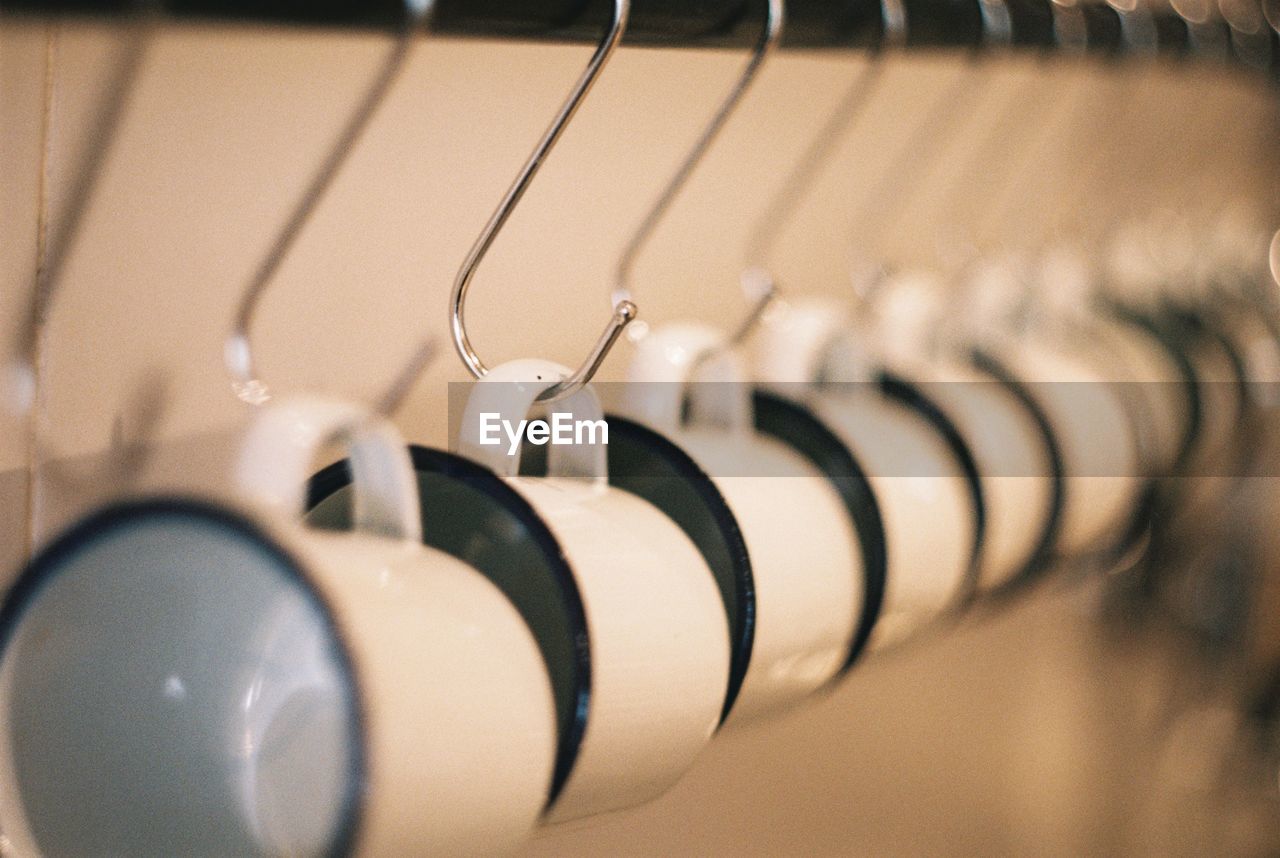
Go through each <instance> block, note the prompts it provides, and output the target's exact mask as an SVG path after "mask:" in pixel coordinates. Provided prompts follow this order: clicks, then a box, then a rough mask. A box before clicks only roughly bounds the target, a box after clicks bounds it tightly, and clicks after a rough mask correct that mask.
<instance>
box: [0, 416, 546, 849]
mask: <svg viewBox="0 0 1280 858" xmlns="http://www.w3.org/2000/svg"><path fill="white" fill-rule="evenodd" d="M331 440H343V441H345V443H346V444H347V445H348V446H349V449H350V452H351V459H352V463H353V470H354V474H355V487H356V488H355V492H356V497H355V509H356V530H355V532H353V533H341V534H335V533H321V532H318V531H314V530H309V529H307V528H304V527H303V526H302V525H301V524H300V523H299V521H298V516H299V514H300V513H301V511H302V503H303V487H304V484H305V479H306V476H307V473H308V469H309V465H310V463H311V460H312V458H313V456H314V455H315V454H316V452H317V450H318V449H319V448H320V446H321V445H322V444H324V443H325V442H328V441H331ZM238 479H239V483H240V487H241V489H242V491H243V493H244V494H245V495H246V496H247V500H248V504H247V505H246V506H245V508H244V509H238V508H236V507H230V506H226V505H223V504H216V503H213V502H210V501H203V500H194V499H180V498H152V499H145V500H140V501H132V502H124V503H121V504H117V505H116V506H113V507H109V508H107V509H104V510H102V511H99V512H98V513H96V514H95V515H92V516H90V517H89V518H88V519H87V520H85V521H82V522H80V523H79V524H78V525H76V526H75V527H73V528H72V529H71V530H70V531H69V532H68V533H66V534H64V535H63V536H61V537H60V538H59V539H57V540H56V541H55V542H54V543H53V544H51V545H50V546H49V547H47V548H46V549H45V550H43V551H42V552H41V553H40V554H39V555H38V556H37V557H36V558H35V559H34V560H33V562H32V563H31V565H30V566H29V567H28V568H27V570H26V571H25V572H24V574H23V577H22V579H21V581H20V582H19V584H18V586H17V588H16V589H15V590H14V591H13V592H12V594H11V596H10V597H9V599H8V600H7V601H6V603H5V605H4V608H3V613H2V615H0V617H2V618H0V647H2V648H0V701H3V706H0V778H3V781H2V782H0V818H2V822H3V826H4V829H5V832H6V834H7V835H8V836H9V837H10V838H11V839H12V840H13V841H14V843H15V844H16V846H17V848H18V850H19V852H20V853H21V854H24V855H26V854H31V855H36V854H41V853H50V854H104V853H105V854H128V855H144V854H164V855H178V854H236V855H278V854H296V855H319V854H348V853H355V854H362V855H405V854H428V853H429V854H484V855H488V854H494V853H498V852H508V851H511V850H513V849H514V848H515V847H516V846H518V845H519V843H520V842H521V840H522V839H523V838H524V837H525V836H527V834H528V832H529V831H530V830H531V828H532V827H533V826H534V824H535V823H536V821H537V819H538V815H539V813H540V812H541V810H542V807H543V804H544V802H545V800H546V795H547V790H548V788H549V783H550V778H551V769H552V762H553V757H554V750H555V720H554V712H553V706H552V700H551V690H550V686H549V682H548V679H547V675H546V670H545V668H544V666H543V664H542V660H541V657H540V655H539V652H538V649H537V646H536V644H535V642H534V640H533V637H532V635H531V634H530V632H529V630H528V627H527V626H526V625H525V623H524V621H523V620H522V619H521V617H520V616H519V614H518V613H517V612H516V611H515V609H514V608H513V607H512V606H511V604H510V603H509V602H508V601H507V600H506V599H505V597H503V596H502V594H501V593H500V592H498V590H497V589H496V588H495V587H494V586H493V585H492V584H490V583H489V582H488V581H487V580H485V579H484V578H483V577H482V576H480V575H479V574H478V573H477V572H476V571H475V570H473V569H471V568H470V567H468V566H466V565H465V564H463V563H461V562H460V561H458V560H455V559H454V558H452V557H449V556H448V555H445V554H443V553H441V552H437V551H433V550H431V549H427V548H425V547H424V546H422V545H421V544H420V543H419V541H418V536H419V527H420V523H419V515H418V501H417V494H416V487H415V485H414V482H413V478H412V473H411V471H410V468H409V463H408V460H407V455H406V453H405V449H404V444H403V442H402V441H401V439H400V437H399V435H398V434H397V433H396V432H395V431H394V430H393V429H391V428H390V427H389V425H388V424H385V423H383V422H380V421H376V420H373V419H371V418H370V416H369V415H368V414H367V413H366V412H365V411H364V410H363V409H360V408H357V407H354V406H350V405H346V404H343V403H337V402H331V401H326V400H317V399H306V400H294V401H292V402H288V403H284V404H279V405H277V404H273V405H271V406H268V407H266V408H264V409H263V410H262V411H261V412H260V413H259V415H258V417H257V419H256V420H255V421H254V423H253V425H252V427H251V428H250V430H249V433H248V437H247V440H246V443H245V446H244V449H243V455H242V457H241V459H240V462H239V471H238Z"/></svg>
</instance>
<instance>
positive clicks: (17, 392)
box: [0, 360, 36, 417]
mask: <svg viewBox="0 0 1280 858" xmlns="http://www.w3.org/2000/svg"><path fill="white" fill-rule="evenodd" d="M0 394H2V396H0V404H3V406H4V409H5V411H7V412H8V413H9V414H11V415H13V416H15V417H22V416H24V415H26V414H28V413H30V411H31V408H32V407H33V406H34V405H35V401H36V373H35V368H34V367H33V366H31V364H30V363H29V362H28V361H25V360H15V361H11V362H10V363H9V365H8V366H6V367H5V368H4V379H3V387H2V388H0Z"/></svg>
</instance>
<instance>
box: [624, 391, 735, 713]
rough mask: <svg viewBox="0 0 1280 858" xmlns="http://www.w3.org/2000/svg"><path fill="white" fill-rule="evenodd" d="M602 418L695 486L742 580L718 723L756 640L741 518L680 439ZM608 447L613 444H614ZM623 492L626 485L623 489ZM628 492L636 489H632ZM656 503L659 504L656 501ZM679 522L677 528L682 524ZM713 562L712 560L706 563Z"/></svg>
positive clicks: (728, 708) (628, 422)
mask: <svg viewBox="0 0 1280 858" xmlns="http://www.w3.org/2000/svg"><path fill="white" fill-rule="evenodd" d="M604 417H605V420H607V421H608V423H609V428H610V431H614V430H615V428H616V429H621V430H622V432H621V434H622V435H623V436H624V437H627V438H628V439H630V440H633V441H635V442H636V443H637V444H640V445H644V446H646V447H647V448H648V449H649V450H650V451H651V452H654V453H655V454H656V455H658V456H660V457H661V458H663V459H664V460H665V461H666V462H667V463H668V464H669V465H670V466H671V467H672V469H673V470H674V471H676V474H677V476H679V477H680V478H681V479H682V480H684V481H685V483H687V484H688V485H689V486H690V487H691V488H692V489H693V491H694V493H695V494H696V495H697V496H698V499H699V500H700V501H702V502H703V504H704V505H705V506H706V508H707V509H708V511H709V512H710V513H711V517H712V519H713V520H714V521H715V524H716V528H717V530H718V531H719V533H720V535H721V536H722V537H723V539H724V540H725V542H726V544H727V547H728V548H729V562H730V564H731V565H732V567H733V580H734V583H735V584H736V585H738V586H737V587H735V597H736V598H735V601H736V605H735V607H736V608H737V610H738V611H739V615H740V616H741V617H742V620H741V622H740V625H741V629H740V630H739V633H738V634H737V635H734V634H733V628H732V625H730V629H729V632H730V648H729V684H728V686H727V688H726V691H725V698H724V705H723V707H722V709H721V711H720V721H719V724H721V725H723V724H724V723H725V721H726V720H727V719H728V717H729V714H730V712H731V711H732V710H733V706H734V704H735V703H736V702H737V699H738V692H739V691H741V690H742V683H743V681H744V680H745V679H746V676H747V671H748V669H749V667H750V665H751V653H752V650H753V648H754V644H755V627H756V607H757V605H756V591H755V573H754V571H753V570H752V566H751V555H750V552H748V550H747V543H746V539H745V538H744V537H743V535H742V528H741V526H740V525H739V524H738V519H737V517H736V516H735V515H734V514H733V510H732V509H730V507H729V504H728V502H727V501H726V500H725V499H724V495H723V494H722V493H721V492H720V490H719V489H718V488H717V487H716V485H715V482H714V481H713V480H712V479H711V477H710V475H708V474H707V472H706V471H705V470H704V469H703V468H702V467H701V466H700V465H698V463H697V462H696V461H695V460H694V459H693V457H692V456H690V455H689V454H688V453H687V452H685V450H684V449H683V448H682V447H680V445H679V444H676V443H675V442H674V441H672V440H671V439H670V438H668V437H666V436H665V435H663V434H662V433H661V432H658V431H656V430H654V429H651V428H649V427H648V426H645V425H644V424H643V423H640V422H638V421H635V420H632V419H630V418H628V417H624V416H622V415H620V414H616V413H613V412H606V413H605V415H604ZM610 446H611V447H612V444H611V445H610ZM609 480H610V483H609V484H610V485H614V487H615V488H622V487H621V486H617V485H615V484H614V483H613V469H612V468H610V477H609ZM623 491H628V490H627V489H623ZM629 493H631V494H635V493H634V492H629ZM650 503H652V501H650ZM654 506H657V505H656V504H654ZM659 511H660V512H662V513H663V515H664V516H665V515H667V514H666V512H665V511H663V510H661V508H659ZM667 518H668V519H670V516H667ZM672 523H673V524H675V521H674V519H672ZM676 526H677V527H679V525H678V524H677V525H676ZM690 539H691V541H692V536H690ZM694 545H695V547H697V548H698V553H699V554H703V552H702V549H701V547H700V546H698V544H697V542H696V541H694ZM703 559H704V560H707V558H706V556H705V555H703ZM709 565H710V563H709V562H708V566H709ZM713 571H714V570H713ZM716 589H717V590H719V587H717V588H716ZM726 607H727V606H726Z"/></svg>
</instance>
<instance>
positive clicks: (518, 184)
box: [449, 0, 637, 402]
mask: <svg viewBox="0 0 1280 858" xmlns="http://www.w3.org/2000/svg"><path fill="white" fill-rule="evenodd" d="M630 15H631V2H630V0H614V4H613V21H612V22H611V23H610V24H609V28H608V29H607V30H606V31H605V34H604V38H603V39H602V40H601V41H600V44H599V45H597V46H596V50H595V53H594V54H592V56H591V59H590V61H588V63H587V67H586V68H585V69H584V70H583V72H582V75H581V76H580V77H579V78H578V82H577V83H575V84H574V86H573V89H572V90H570V92H569V96H568V98H566V99H565V102H564V104H562V105H561V107H560V110H559V112H558V113H557V114H556V115H555V118H554V119H552V120H551V125H550V126H549V127H548V128H547V130H546V131H545V132H544V133H543V135H542V139H541V140H539V141H538V144H537V145H536V146H534V148H533V152H532V154H530V155H529V158H528V160H527V161H525V164H524V166H523V167H521V168H520V172H519V173H518V174H517V175H516V178H515V181H514V182H512V184H511V187H510V188H509V189H508V190H507V193H506V195H505V196H503V198H502V201H501V202H499V203H498V207H497V209H495V210H494V212H493V214H492V215H491V216H490V218H489V222H488V223H486V224H485V225H484V229H482V230H481V231H480V235H479V237H478V238H477V239H476V241H475V244H473V245H472V246H471V250H470V251H469V252H468V253H467V258H466V259H465V260H463V262H462V267H461V268H459V269H458V275H457V277H456V278H454V281H453V293H452V294H451V295H450V297H449V327H450V329H451V331H452V333H453V345H454V348H455V349H456V350H457V352H458V357H460V358H462V362H463V363H464V364H465V365H466V367H467V369H468V370H470V371H471V374H472V375H474V376H475V377H476V378H483V377H484V376H486V375H488V374H489V368H488V367H487V366H486V365H485V363H484V361H482V360H481V359H480V355H478V354H476V350H475V347H474V346H472V345H471V338H470V337H469V336H467V326H466V314H465V311H466V300H467V292H468V290H469V289H470V288H471V282H472V279H473V278H474V277H475V273H476V268H478V267H479V265H480V262H481V260H483V259H484V256H485V254H486V253H488V251H489V248H490V247H491V246H492V245H493V241H494V239H495V238H497V237H498V233H499V232H500V231H501V230H502V227H503V226H505V225H506V223H507V220H508V219H509V218H510V217H511V213H512V212H514V211H515V208H516V206H517V205H519V203H520V200H521V198H522V197H524V194H525V191H527V190H529V185H530V183H532V181H533V177H534V176H535V175H537V173H538V170H539V169H540V168H541V167H542V165H543V163H544V162H545V161H546V159H547V155H548V154H550V152H551V150H552V148H553V147H554V146H555V145H556V143H557V142H559V140H560V135H561V134H563V133H564V130H565V128H567V127H568V125H569V122H570V121H571V120H572V119H573V116H574V114H575V113H577V112H578V108H579V107H581V106H582V102H583V101H584V100H585V99H586V97H587V93H588V92H590V91H591V87H592V86H594V85H595V82H596V80H597V79H598V78H599V77H600V73H601V72H602V71H603V70H604V67H605V64H606V63H608V61H609V59H610V57H612V56H613V52H614V50H615V49H616V48H617V47H618V43H619V42H621V41H622V35H623V33H625V32H626V30H627V21H628V19H629V18H630ZM636 312H637V311H636V305H635V304H633V303H631V302H630V301H620V302H618V303H617V305H616V306H615V307H614V310H613V315H612V316H611V317H610V319H609V323H608V325H606V326H605V329H604V333H602V334H601V335H600V338H599V339H598V340H597V341H596V344H595V346H594V347H593V348H592V349H591V352H590V354H588V355H587V359H586V360H585V361H583V363H582V365H581V366H579V367H578V368H577V369H576V370H574V371H573V373H572V374H570V375H569V377H568V378H565V379H562V380H561V381H560V382H559V383H558V384H555V385H553V386H551V387H549V388H547V390H545V391H543V393H542V394H541V395H540V396H539V397H538V400H539V401H541V402H551V401H554V400H557V399H563V398H564V397H566V396H570V395H572V394H573V393H576V392H577V391H578V390H580V389H581V388H582V387H583V386H584V385H586V384H587V382H589V381H591V379H592V377H593V376H595V374H596V371H597V370H598V369H600V364H602V363H603V362H604V359H605V358H606V357H607V356H608V354H609V350H610V349H612V348H613V345H614V343H616V342H617V341H618V337H619V336H620V335H621V334H622V331H623V329H625V328H626V327H627V325H629V324H631V322H632V320H634V319H635V317H636Z"/></svg>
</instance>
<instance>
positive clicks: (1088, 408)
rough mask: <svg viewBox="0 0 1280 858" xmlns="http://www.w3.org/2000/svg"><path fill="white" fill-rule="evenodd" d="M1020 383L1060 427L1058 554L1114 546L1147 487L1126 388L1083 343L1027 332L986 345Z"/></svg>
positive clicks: (1072, 554) (1081, 553)
mask: <svg viewBox="0 0 1280 858" xmlns="http://www.w3.org/2000/svg"><path fill="white" fill-rule="evenodd" d="M984 352H985V354H986V355H987V356H988V358H989V359H991V360H993V361H995V362H996V363H999V364H1000V365H1002V366H1003V367H1005V368H1006V369H1007V371H1008V372H1009V373H1010V374H1011V375H1013V376H1014V377H1016V378H1018V379H1019V380H1021V381H1022V382H1023V383H1024V384H1025V385H1026V387H1027V390H1028V391H1029V392H1030V394H1031V395H1032V396H1033V397H1034V398H1035V400H1036V401H1037V402H1038V403H1039V405H1040V407H1041V408H1042V409H1043V410H1044V412H1045V414H1046V415H1047V416H1048V418H1049V420H1050V424H1051V426H1052V427H1053V432H1054V436H1055V437H1056V438H1057V440H1058V445H1059V449H1060V450H1061V454H1062V462H1063V471H1064V475H1065V485H1064V500H1063V509H1062V522H1061V530H1060V532H1059V535H1058V552H1059V554H1061V555H1063V556H1064V557H1071V558H1080V557H1085V556H1094V555H1098V554H1104V553H1107V552H1109V551H1112V550H1113V549H1114V548H1115V546H1116V545H1117V544H1118V542H1119V540H1121V539H1122V538H1123V537H1124V536H1125V535H1126V534H1127V530H1128V525H1129V524H1130V522H1131V521H1132V519H1133V516H1134V512H1135V510H1136V509H1137V507H1138V504H1139V501H1140V499H1141V495H1142V489H1143V486H1144V483H1145V481H1144V475H1143V466H1142V462H1141V461H1140V458H1139V446H1138V429H1137V426H1136V425H1135V423H1134V420H1133V415H1132V413H1131V412H1130V410H1129V409H1128V408H1127V407H1126V403H1125V400H1124V395H1123V392H1122V390H1121V389H1120V388H1119V387H1118V386H1117V384H1116V382H1115V380H1114V379H1113V378H1111V377H1110V376H1109V375H1108V374H1107V373H1106V372H1105V371H1104V370H1103V369H1102V368H1100V367H1098V366H1096V365H1095V363H1094V360H1093V358H1092V356H1091V355H1089V354H1088V353H1086V352H1084V351H1082V349H1081V348H1079V347H1078V346H1074V345H1072V344H1070V343H1067V342H1058V341H1053V339H1052V338H1050V337H1036V336H1035V335H1033V334H1026V335H1023V336H1021V337H1018V338H1007V339H1004V340H1001V341H998V342H997V343H995V344H993V345H991V346H989V347H988V348H987V349H985V350H984Z"/></svg>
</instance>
